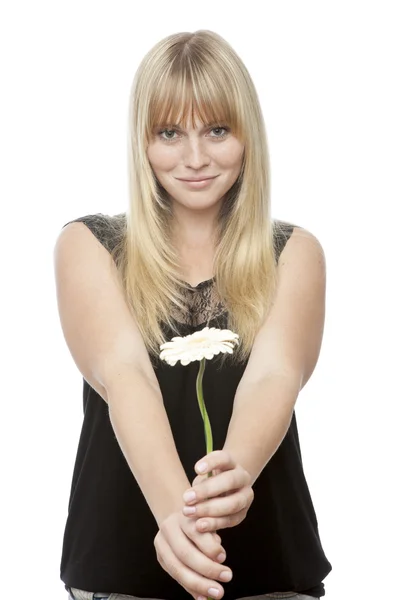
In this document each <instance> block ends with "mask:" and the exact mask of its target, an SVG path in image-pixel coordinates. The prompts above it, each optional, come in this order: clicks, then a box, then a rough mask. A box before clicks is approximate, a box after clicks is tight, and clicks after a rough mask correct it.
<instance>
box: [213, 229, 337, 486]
mask: <svg viewBox="0 0 400 600" xmlns="http://www.w3.org/2000/svg"><path fill="white" fill-rule="evenodd" d="M325 290H326V266H325V256H324V252H323V249H322V247H321V245H320V243H319V242H318V240H317V239H316V238H315V237H314V236H313V235H312V234H311V233H310V232H308V231H307V230H305V229H301V228H297V227H295V228H294V230H293V233H292V235H291V237H290V239H289V240H288V242H287V244H286V246H285V248H284V250H283V251H282V254H281V256H280V260H279V263H278V288H277V294H276V299H275V303H274V306H273V307H272V309H271V311H270V313H269V315H268V317H267V319H266V321H265V323H264V325H263V326H262V327H261V329H260V331H259V332H258V334H257V336H256V339H255V342H254V346H253V349H252V352H251V355H250V358H249V361H248V364H247V366H246V370H245V372H244V373H243V376H242V380H241V381H240V384H239V386H238V389H237V393H236V396H235V401H234V407H233V412H232V418H231V421H230V425H229V429H228V434H227V437H226V441H225V445H224V449H225V450H227V451H229V452H231V453H232V454H233V456H234V457H235V458H236V460H237V461H238V462H239V464H241V465H242V466H243V467H244V468H245V469H246V470H247V471H248V472H249V473H250V476H251V481H252V483H254V481H255V480H256V479H257V477H258V475H259V474H260V472H261V471H262V469H263V468H264V467H265V465H266V464H267V463H268V461H269V460H270V459H271V457H272V456H273V454H274V453H275V452H276V450H277V449H278V447H279V445H280V443H281V441H282V439H283V438H284V436H285V434H286V432H287V429H288V427H289V425H290V421H291V419H292V414H293V409H294V406H295V402H296V400H297V397H298V394H299V392H300V390H301V389H302V388H303V387H304V386H305V384H306V383H307V381H308V380H309V378H310V377H311V375H312V373H313V371H314V368H315V366H316V364H317V360H318V357H319V353H320V348H321V343H322V336H323V330H324V320H325Z"/></svg>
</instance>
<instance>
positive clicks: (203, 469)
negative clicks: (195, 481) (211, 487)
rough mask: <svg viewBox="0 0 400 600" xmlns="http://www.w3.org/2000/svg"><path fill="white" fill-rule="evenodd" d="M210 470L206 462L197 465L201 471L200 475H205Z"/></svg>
mask: <svg viewBox="0 0 400 600" xmlns="http://www.w3.org/2000/svg"><path fill="white" fill-rule="evenodd" d="M207 469H208V464H207V463H206V462H201V463H199V464H198V465H197V470H198V471H200V473H205V472H206V471H207Z"/></svg>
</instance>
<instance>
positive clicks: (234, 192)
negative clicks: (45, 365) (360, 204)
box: [55, 31, 331, 600]
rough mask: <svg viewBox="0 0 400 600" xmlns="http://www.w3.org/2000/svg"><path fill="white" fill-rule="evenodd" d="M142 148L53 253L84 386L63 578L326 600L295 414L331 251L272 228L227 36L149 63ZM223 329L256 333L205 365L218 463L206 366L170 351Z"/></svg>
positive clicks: (260, 139)
mask: <svg viewBox="0 0 400 600" xmlns="http://www.w3.org/2000/svg"><path fill="white" fill-rule="evenodd" d="M129 150H130V161H129V165H130V202H129V206H128V210H127V212H126V213H122V214H118V215H115V216H107V215H103V214H96V215H87V216H85V217H80V218H78V219H75V220H74V222H70V223H68V224H67V225H66V226H64V228H63V229H62V231H61V233H60V235H59V237H58V240H57V242H56V247H55V272H56V282H57V297H58V304H59V312H60V319H61V324H62V328H63V332H64V335H65V339H66V342H67V344H68V346H69V349H70V351H71V353H72V356H73V358H74V360H75V362H76V364H77V366H78V368H79V370H80V372H81V373H82V375H83V378H84V381H83V383H84V388H83V393H84V421H83V427H82V433H81V438H80V443H79V448H78V453H77V459H76V464H75V469H74V475H73V481H72V489H71V496H70V502H69V513H68V519H67V523H66V529H65V535H64V544H63V554H62V562H61V578H62V580H63V582H64V583H65V587H66V589H67V590H68V591H69V594H70V597H71V598H75V599H83V600H85V599H89V598H90V599H91V598H98V597H105V598H108V597H109V598H112V599H113V600H117V599H121V598H160V599H165V600H181V599H182V600H184V599H186V598H190V597H193V598H196V599H203V598H206V597H212V598H222V596H224V598H226V599H227V600H234V599H238V598H244V597H246V598H249V597H251V598H254V599H256V598H266V597H268V598H282V597H285V598H286V597H293V598H301V599H305V598H319V597H321V596H323V595H324V586H323V579H324V578H325V577H326V575H327V574H328V573H329V571H330V569H331V565H330V564H329V562H328V560H327V559H326V557H325V555H324V552H323V549H322V547H321V543H320V539H319V534H318V525H317V520H316V516H315V512H314V509H313V505H312V501H311V498H310V495H309V490H308V487H307V483H306V480H305V477H304V473H303V468H302V462H301V454H300V447H299V440H298V435H297V428H296V418H295V413H294V406H295V402H296V399H297V396H298V394H299V392H300V390H301V388H302V387H303V386H304V385H305V384H306V382H307V381H308V379H309V378H310V376H311V374H312V372H313V370H314V368H315V365H316V362H317V359H318V355H319V350H320V345H321V340H322V333H323V324H324V301H325V262H324V253H323V250H322V248H321V246H320V244H319V242H318V240H317V239H316V238H315V236H313V235H312V234H311V233H310V232H308V231H306V230H305V229H302V228H300V227H297V226H294V225H291V224H288V223H284V222H282V221H278V220H274V219H272V217H271V210H270V200H269V168H268V152H267V142H266V134H265V129H264V123H263V117H262V113H261V109H260V105H259V101H258V98H257V93H256V91H255V88H254V85H253V83H252V80H251V78H250V76H249V74H248V72H247V70H246V68H245V66H244V65H243V63H242V62H241V60H240V59H239V57H238V56H237V54H236V53H235V52H234V50H233V49H232V48H231V47H230V45H229V44H228V43H227V42H226V41H224V40H223V39H222V38H221V37H220V36H219V35H217V34H215V33H213V32H211V31H197V32H195V33H179V34H175V35H170V36H168V37H167V38H165V39H163V40H162V41H161V42H159V43H158V44H156V46H155V47H154V48H153V49H152V50H150V52H148V54H147V55H146V56H145V57H144V59H143V61H142V63H141V64H140V66H139V69H138V71H137V73H136V76H135V79H134V82H133V87H132V94H131V103H130V146H129ZM206 325H208V326H210V327H217V328H220V329H226V328H228V329H231V330H232V331H234V332H236V333H237V334H238V335H239V340H240V345H239V347H238V348H237V349H236V350H235V352H234V353H233V354H232V355H229V356H228V357H226V356H227V355H224V357H223V360H222V361H221V360H217V359H218V357H217V358H216V359H214V360H212V361H208V363H207V368H206V371H205V375H204V381H203V385H204V395H205V399H206V403H207V410H208V414H209V417H210V421H211V426H212V430H213V436H214V448H215V449H216V450H215V451H214V452H212V453H211V454H208V455H207V456H205V446H204V434H203V423H202V419H201V415H200V412H199V409H198V407H197V401H196V396H195V381H196V376H197V371H198V365H196V364H195V363H193V362H192V363H190V364H189V365H188V366H182V365H181V364H180V363H178V364H177V365H176V366H174V367H171V366H169V365H167V364H165V363H164V362H163V361H161V360H160V357H159V353H160V345H161V344H162V343H163V342H165V341H167V340H170V339H171V337H173V336H185V335H188V334H190V333H193V332H194V331H198V330H201V329H203V328H204V327H205V326H206ZM201 463H206V466H205V470H203V471H201V470H200V466H201ZM209 472H212V474H213V477H208V476H207V474H208V473H209ZM194 496H195V497H194ZM217 532H218V533H217Z"/></svg>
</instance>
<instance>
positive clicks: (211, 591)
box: [208, 588, 219, 598]
mask: <svg viewBox="0 0 400 600" xmlns="http://www.w3.org/2000/svg"><path fill="white" fill-rule="evenodd" d="M208 595H209V596H212V597H213V598H218V596H219V590H217V588H209V589H208Z"/></svg>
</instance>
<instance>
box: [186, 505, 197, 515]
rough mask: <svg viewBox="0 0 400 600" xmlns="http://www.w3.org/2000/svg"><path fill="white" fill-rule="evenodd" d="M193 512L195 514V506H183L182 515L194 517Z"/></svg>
mask: <svg viewBox="0 0 400 600" xmlns="http://www.w3.org/2000/svg"><path fill="white" fill-rule="evenodd" d="M195 512H196V507H195V506H184V507H183V514H184V515H194V513H195Z"/></svg>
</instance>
